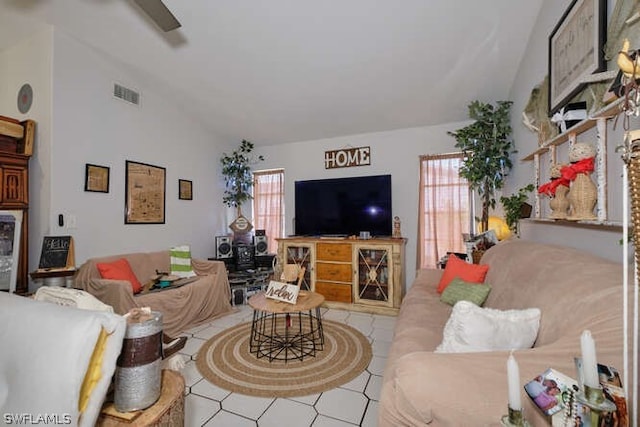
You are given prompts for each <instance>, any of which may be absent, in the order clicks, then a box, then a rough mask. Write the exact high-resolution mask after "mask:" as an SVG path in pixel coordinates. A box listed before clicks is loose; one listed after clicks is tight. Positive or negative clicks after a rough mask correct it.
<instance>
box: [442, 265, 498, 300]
mask: <svg viewBox="0 0 640 427" xmlns="http://www.w3.org/2000/svg"><path fill="white" fill-rule="evenodd" d="M488 271H489V266H488V265H486V264H469V263H468V262H465V261H463V260H461V259H460V258H458V257H455V256H453V257H449V260H448V261H447V266H446V267H445V269H444V273H443V274H442V277H441V278H440V282H439V283H438V293H442V291H444V289H445V288H446V287H447V285H449V283H451V281H452V280H453V279H455V278H456V277H458V278H460V279H462V280H464V281H465V282H473V283H482V282H484V278H485V276H486V275H487V272H488Z"/></svg>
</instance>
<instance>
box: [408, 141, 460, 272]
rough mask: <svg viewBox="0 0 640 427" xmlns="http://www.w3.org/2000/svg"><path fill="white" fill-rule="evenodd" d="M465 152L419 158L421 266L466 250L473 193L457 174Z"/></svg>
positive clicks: (430, 265)
mask: <svg viewBox="0 0 640 427" xmlns="http://www.w3.org/2000/svg"><path fill="white" fill-rule="evenodd" d="M461 164H462V153H451V154H440V155H430V156H421V157H420V195H419V200H420V204H419V213H418V268H434V267H435V266H436V265H437V263H438V261H439V260H440V258H442V257H443V256H444V255H445V254H446V253H447V252H466V247H465V245H464V242H463V239H462V233H469V230H470V227H471V223H470V220H471V218H472V215H471V199H472V197H471V192H470V190H469V185H468V184H467V181H466V180H465V179H464V178H461V177H460V176H459V174H458V169H459V168H460V166H461Z"/></svg>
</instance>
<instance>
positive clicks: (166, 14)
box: [133, 0, 182, 32]
mask: <svg viewBox="0 0 640 427" xmlns="http://www.w3.org/2000/svg"><path fill="white" fill-rule="evenodd" d="M133 1H134V2H135V3H136V4H137V5H138V6H139V7H140V9H142V10H143V12H144V13H146V14H147V15H149V18H151V19H152V20H153V22H155V23H156V25H157V26H158V27H160V29H161V30H162V31H164V32H167V31H171V30H175V29H176V28H180V27H181V26H182V25H181V24H180V22H178V20H177V19H176V17H175V16H173V13H171V11H170V10H169V9H168V8H167V6H165V5H164V3H162V1H161V0H133Z"/></svg>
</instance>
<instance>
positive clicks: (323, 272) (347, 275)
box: [316, 262, 353, 283]
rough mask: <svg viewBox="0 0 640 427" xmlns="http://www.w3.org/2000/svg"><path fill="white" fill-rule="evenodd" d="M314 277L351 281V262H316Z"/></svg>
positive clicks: (333, 280) (335, 280)
mask: <svg viewBox="0 0 640 427" xmlns="http://www.w3.org/2000/svg"><path fill="white" fill-rule="evenodd" d="M316 279H317V280H328V281H332V282H347V283H351V282H352V281H353V279H352V278H351V264H331V263H327V262H318V263H316Z"/></svg>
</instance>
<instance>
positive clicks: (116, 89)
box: [113, 83, 140, 105]
mask: <svg viewBox="0 0 640 427" xmlns="http://www.w3.org/2000/svg"><path fill="white" fill-rule="evenodd" d="M113 96H115V97H116V98H118V99H122V100H123V101H126V102H128V103H130V104H134V105H140V94H139V93H138V92H136V91H135V90H133V89H129V88H128V87H124V86H122V85H119V84H118V83H114V84H113Z"/></svg>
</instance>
